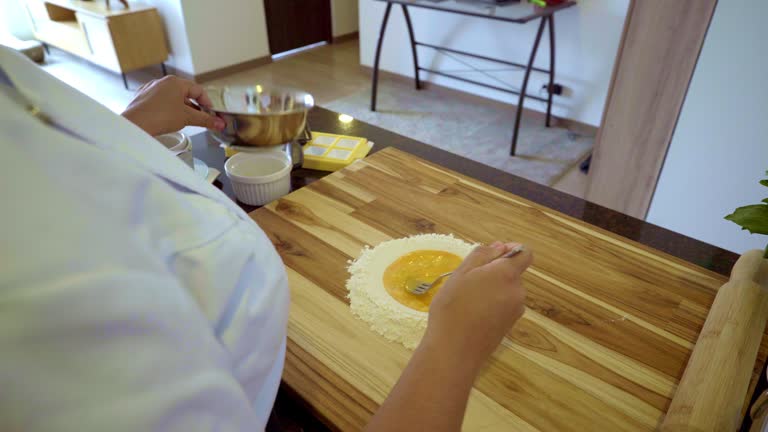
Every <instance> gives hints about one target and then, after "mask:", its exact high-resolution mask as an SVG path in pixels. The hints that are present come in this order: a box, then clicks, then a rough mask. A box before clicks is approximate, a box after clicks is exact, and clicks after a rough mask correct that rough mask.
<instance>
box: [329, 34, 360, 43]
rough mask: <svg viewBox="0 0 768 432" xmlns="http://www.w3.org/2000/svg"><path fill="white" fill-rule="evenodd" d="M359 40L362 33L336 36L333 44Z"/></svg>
mask: <svg viewBox="0 0 768 432" xmlns="http://www.w3.org/2000/svg"><path fill="white" fill-rule="evenodd" d="M359 38H360V32H354V33H347V34H345V35H341V36H334V37H333V39H332V40H331V43H341V42H347V41H351V40H357V39H359Z"/></svg>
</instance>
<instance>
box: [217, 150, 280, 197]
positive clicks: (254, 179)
mask: <svg viewBox="0 0 768 432" xmlns="http://www.w3.org/2000/svg"><path fill="white" fill-rule="evenodd" d="M291 168H293V164H292V162H291V160H290V159H289V158H288V156H287V155H286V154H284V153H238V154H236V155H234V156H232V157H231V158H229V160H227V162H226V163H225V164H224V171H226V173H227V177H229V179H230V181H231V182H232V189H234V191H235V195H237V199H238V200H240V201H241V202H243V203H245V204H250V205H254V206H263V205H265V204H267V203H270V202H272V201H274V200H276V199H278V198H280V197H282V196H283V195H287V194H288V193H289V192H290V191H291Z"/></svg>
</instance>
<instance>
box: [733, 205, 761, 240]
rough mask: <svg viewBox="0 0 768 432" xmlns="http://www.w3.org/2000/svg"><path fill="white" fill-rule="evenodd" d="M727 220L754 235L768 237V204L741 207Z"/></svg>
mask: <svg viewBox="0 0 768 432" xmlns="http://www.w3.org/2000/svg"><path fill="white" fill-rule="evenodd" d="M725 219H727V220H729V221H731V222H734V223H736V224H738V225H739V226H741V228H742V229H745V230H748V231H749V232H750V233H752V234H766V235H768V204H755V205H748V206H744V207H739V208H737V209H736V210H734V212H733V213H731V214H729V215H728V216H726V217H725Z"/></svg>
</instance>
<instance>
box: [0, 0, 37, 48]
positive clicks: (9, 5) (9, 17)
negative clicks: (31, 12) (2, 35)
mask: <svg viewBox="0 0 768 432" xmlns="http://www.w3.org/2000/svg"><path fill="white" fill-rule="evenodd" d="M23 1H24V0H0V27H2V29H4V30H7V31H8V32H10V33H11V34H12V35H14V36H16V37H17V38H19V39H22V40H28V39H32V38H33V36H32V27H31V26H30V24H29V19H28V18H27V12H26V11H25V10H24V5H23V3H22V2H23Z"/></svg>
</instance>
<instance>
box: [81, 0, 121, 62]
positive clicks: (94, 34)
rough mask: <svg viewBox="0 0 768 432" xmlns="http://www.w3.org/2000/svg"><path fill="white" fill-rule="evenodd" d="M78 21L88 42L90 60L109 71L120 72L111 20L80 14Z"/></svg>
mask: <svg viewBox="0 0 768 432" xmlns="http://www.w3.org/2000/svg"><path fill="white" fill-rule="evenodd" d="M77 21H78V22H79V23H80V27H82V29H83V32H84V33H85V38H86V40H87V41H88V49H89V51H90V56H89V59H90V60H91V61H92V62H94V63H96V64H99V65H101V66H103V67H105V68H107V69H110V70H113V71H115V72H120V62H119V61H118V59H117V53H116V52H115V45H114V42H113V41H112V32H111V31H110V29H109V20H107V19H103V18H99V17H94V16H92V15H86V14H82V13H79V12H78V14H77Z"/></svg>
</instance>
